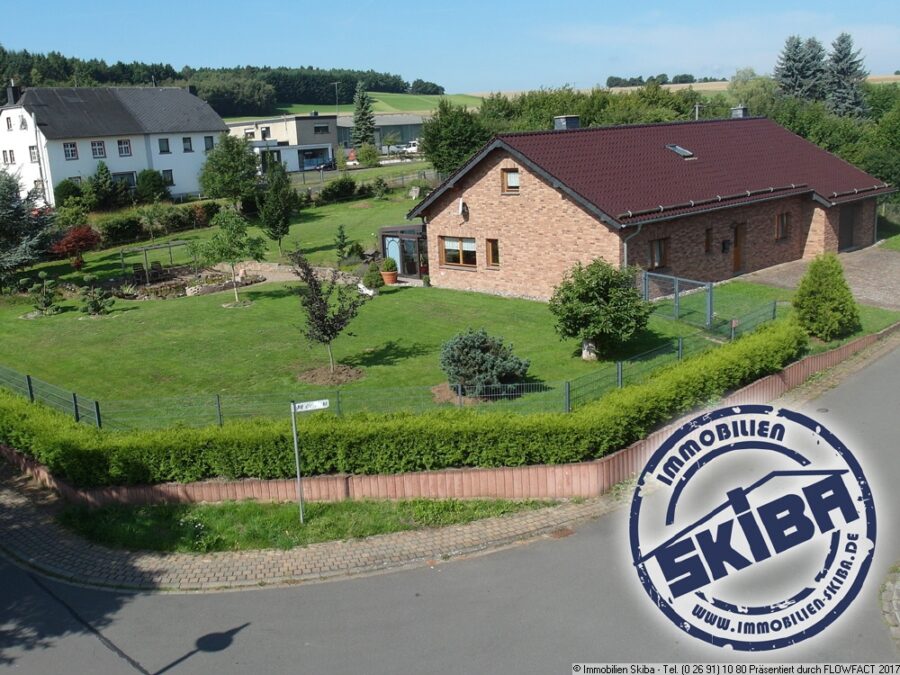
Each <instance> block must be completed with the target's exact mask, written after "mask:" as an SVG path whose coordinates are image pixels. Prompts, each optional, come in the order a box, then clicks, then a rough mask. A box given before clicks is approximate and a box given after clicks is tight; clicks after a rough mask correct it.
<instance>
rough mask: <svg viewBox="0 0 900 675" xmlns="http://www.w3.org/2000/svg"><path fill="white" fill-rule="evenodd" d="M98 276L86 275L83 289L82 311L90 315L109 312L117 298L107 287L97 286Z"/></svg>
mask: <svg viewBox="0 0 900 675" xmlns="http://www.w3.org/2000/svg"><path fill="white" fill-rule="evenodd" d="M96 281H97V277H95V276H94V275H93V274H85V275H84V286H83V287H82V289H81V303H82V304H81V311H82V312H84V313H85V314H88V315H90V316H100V315H101V314H109V310H110V308H112V306H113V304H114V303H115V299H114V298H113V297H112V296H111V294H110V293H109V291H107V290H106V289H104V288H102V287H100V286H96V285H95V282H96Z"/></svg>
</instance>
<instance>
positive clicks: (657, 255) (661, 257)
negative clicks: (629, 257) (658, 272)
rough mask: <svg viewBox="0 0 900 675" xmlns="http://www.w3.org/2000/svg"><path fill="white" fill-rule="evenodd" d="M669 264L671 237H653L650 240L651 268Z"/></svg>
mask: <svg viewBox="0 0 900 675" xmlns="http://www.w3.org/2000/svg"><path fill="white" fill-rule="evenodd" d="M668 265H669V239H668V237H667V238H665V239H653V240H652V241H651V242H650V269H651V270H655V269H657V268H658V267H668Z"/></svg>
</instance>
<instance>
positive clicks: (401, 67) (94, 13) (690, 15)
mask: <svg viewBox="0 0 900 675" xmlns="http://www.w3.org/2000/svg"><path fill="white" fill-rule="evenodd" d="M4 5H5V7H4V9H3V12H2V14H3V24H4V30H2V31H0V44H2V45H3V46H4V47H6V48H7V49H28V50H29V51H32V52H48V51H52V50H55V51H59V52H62V53H63V54H65V55H67V56H79V57H82V58H102V59H105V60H106V61H107V62H109V63H113V62H115V61H118V60H121V61H126V62H128V61H146V62H164V63H170V64H172V65H173V66H174V67H175V68H176V69H180V68H181V67H182V66H184V65H191V66H194V67H198V66H236V65H257V66H262V65H270V66H281V65H283V66H318V67H324V68H329V67H344V68H355V69H361V70H368V69H370V68H371V69H373V70H377V71H387V72H390V73H396V74H399V75H401V76H403V78H404V79H406V80H407V81H410V82H411V81H412V80H414V79H416V78H422V79H424V80H429V81H433V82H437V83H438V84H440V85H442V86H444V87H445V88H446V90H447V92H448V93H481V92H488V91H519V90H524V89H536V88H540V87H558V86H562V85H565V84H568V85H572V86H574V87H578V88H587V87H591V86H594V85H597V84H600V85H601V86H602V85H603V84H604V83H605V82H606V78H607V77H608V76H609V75H619V76H625V77H631V76H637V75H643V76H644V77H647V76H649V75H654V74H658V73H667V74H668V75H669V76H670V77H671V76H673V75H675V74H677V73H692V74H694V75H696V76H697V77H701V76H712V77H730V76H731V75H733V74H734V72H735V70H737V69H738V68H744V67H751V68H753V69H754V70H756V71H757V72H759V73H769V72H771V71H772V68H773V66H774V64H775V61H776V59H777V57H778V53H779V51H780V50H781V48H782V46H783V45H784V40H785V38H786V37H787V36H788V35H791V34H798V35H801V36H802V37H804V38H806V37H816V38H818V39H819V40H820V41H821V42H822V43H823V44H825V45H826V47H829V46H830V44H831V42H832V41H833V40H834V38H835V37H837V35H838V34H839V33H841V32H842V31H846V32H848V33H850V34H851V35H852V36H853V39H854V43H855V45H856V47H857V48H858V49H861V50H862V55H863V57H864V58H865V65H866V67H867V68H868V70H869V71H870V72H871V73H872V74H891V73H893V72H894V71H895V70H898V69H900V6H898V4H897V0H866V1H865V2H860V1H858V0H857V1H856V2H848V1H846V0H844V1H842V2H830V1H827V0H820V1H819V2H793V3H791V2H785V1H782V2H779V1H777V0H753V2H745V1H737V0H732V1H730V2H729V1H728V0H720V1H719V2H699V1H694V0H678V1H677V2H676V1H670V2H657V1H652V0H643V1H638V2H635V1H632V2H606V1H603V0H596V1H594V2H579V1H578V0H569V1H568V2H548V1H547V0H543V1H542V2H536V1H532V0H519V1H518V2H510V1H507V0H493V1H485V0H479V1H477V2H473V1H469V0H457V1H452V0H451V1H449V2H442V3H435V2H430V1H429V0H413V1H407V0H389V1H385V0H380V1H378V2H376V1H375V0H359V1H356V0H344V2H339V3H338V2H320V1H317V0H302V1H297V0H293V1H292V0H286V1H284V2H280V3H256V2H253V1H252V0H250V1H248V0H243V1H241V2H237V1H233V0H219V2H216V3H215V4H213V3H205V2H194V1H193V0H181V1H180V2H172V1H171V0H154V1H153V2H137V3H122V2H118V1H117V2H111V1H108V0H87V2H77V3H76V2H72V1H71V0H43V1H42V2H41V3H37V4H35V3H31V2H4ZM788 5H789V6H788ZM36 13H37V15H36ZM11 27H14V30H10V28H11Z"/></svg>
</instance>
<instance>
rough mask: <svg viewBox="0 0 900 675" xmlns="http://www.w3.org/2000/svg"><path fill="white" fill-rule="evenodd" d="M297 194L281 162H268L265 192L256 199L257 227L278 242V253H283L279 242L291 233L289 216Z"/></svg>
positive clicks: (296, 201) (294, 207) (295, 202)
mask: <svg viewBox="0 0 900 675" xmlns="http://www.w3.org/2000/svg"><path fill="white" fill-rule="evenodd" d="M298 203H299V199H298V198H297V192H296V191H295V190H294V188H292V187H291V179H290V178H288V175H287V172H286V171H285V169H284V164H282V163H281V162H270V163H269V168H268V170H267V171H266V191H265V194H263V195H261V197H257V200H256V205H257V209H258V211H259V226H260V229H262V231H263V233H264V234H265V235H266V236H267V237H268V238H269V239H271V240H273V241H275V242H278V253H284V251H283V250H282V248H281V240H282V239H284V238H285V237H286V236H287V235H288V234H289V233H290V231H291V214H292V213H293V212H294V209H296V208H297V205H298Z"/></svg>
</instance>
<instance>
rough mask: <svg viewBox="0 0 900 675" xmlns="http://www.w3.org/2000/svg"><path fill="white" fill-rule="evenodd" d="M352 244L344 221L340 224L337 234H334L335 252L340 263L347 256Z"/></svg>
mask: <svg viewBox="0 0 900 675" xmlns="http://www.w3.org/2000/svg"><path fill="white" fill-rule="evenodd" d="M348 246H350V238H349V237H348V236H347V231H346V230H345V229H344V225H343V223H342V224H340V225H338V228H337V234H335V235H334V252H335V254H336V255H337V262H338V265H340V264H341V261H342V260H343V259H344V258H346V257H347V247H348Z"/></svg>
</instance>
